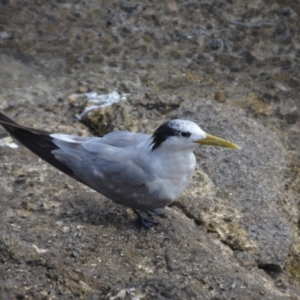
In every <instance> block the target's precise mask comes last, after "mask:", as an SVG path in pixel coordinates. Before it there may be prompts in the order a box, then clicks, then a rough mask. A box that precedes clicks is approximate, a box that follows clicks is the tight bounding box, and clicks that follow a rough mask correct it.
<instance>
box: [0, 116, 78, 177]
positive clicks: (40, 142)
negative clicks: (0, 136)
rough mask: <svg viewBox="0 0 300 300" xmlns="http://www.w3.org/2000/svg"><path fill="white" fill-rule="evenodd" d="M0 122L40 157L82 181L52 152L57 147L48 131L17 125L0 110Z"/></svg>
mask: <svg viewBox="0 0 300 300" xmlns="http://www.w3.org/2000/svg"><path fill="white" fill-rule="evenodd" d="M0 124H1V125H2V127H3V128H4V129H5V130H6V131H7V132H8V133H9V134H10V135H11V136H12V137H14V138H15V139H16V140H17V141H19V142H20V143H21V144H22V145H24V146H25V147H26V148H28V149H29V150H30V151H32V152H33V153H34V154H36V155H37V156H39V157H40V158H41V159H43V160H44V161H46V162H47V163H49V164H50V165H52V166H53V167H55V168H57V169H58V170H60V171H62V172H64V173H65V174H67V175H69V176H71V177H73V178H75V179H76V180H78V181H80V182H82V183H84V182H83V181H82V180H81V179H80V178H77V177H76V176H75V175H74V172H73V170H71V169H70V168H69V167H68V166H67V165H66V164H64V163H63V162H61V161H59V160H57V159H56V158H55V156H54V155H53V154H52V151H53V150H56V149H58V147H57V146H56V145H55V144H54V143H53V138H52V137H51V136H50V133H49V132H47V131H42V130H38V129H33V128H29V127H25V126H22V125H19V124H18V123H16V122H15V121H13V120H11V119H10V118H8V117H7V116H6V115H4V114H3V113H1V112H0Z"/></svg>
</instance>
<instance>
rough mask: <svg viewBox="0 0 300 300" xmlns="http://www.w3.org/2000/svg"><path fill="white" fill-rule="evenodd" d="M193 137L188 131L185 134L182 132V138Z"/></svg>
mask: <svg viewBox="0 0 300 300" xmlns="http://www.w3.org/2000/svg"><path fill="white" fill-rule="evenodd" d="M190 135H191V133H190V132H188V131H185V132H181V136H184V137H189V136H190Z"/></svg>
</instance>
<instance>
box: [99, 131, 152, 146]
mask: <svg viewBox="0 0 300 300" xmlns="http://www.w3.org/2000/svg"><path fill="white" fill-rule="evenodd" d="M149 139H150V135H148V134H144V133H134V132H129V131H113V132H110V133H108V134H106V135H105V136H103V138H102V142H103V143H106V144H108V145H112V146H115V147H121V148H124V147H128V146H135V145H138V144H141V143H146V142H147V141H148V140H149Z"/></svg>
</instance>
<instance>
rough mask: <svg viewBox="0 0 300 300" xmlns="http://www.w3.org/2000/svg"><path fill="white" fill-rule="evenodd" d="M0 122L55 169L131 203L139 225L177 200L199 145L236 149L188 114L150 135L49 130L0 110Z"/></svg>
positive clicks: (146, 224)
mask: <svg viewBox="0 0 300 300" xmlns="http://www.w3.org/2000/svg"><path fill="white" fill-rule="evenodd" d="M0 124H1V125H2V126H3V128H4V129H5V130H6V131H7V132H8V133H9V134H10V135H11V136H12V137H14V138H15V139H16V140H18V141H19V142H20V143H21V144H23V145H24V146H25V147H27V148H28V149H29V150H31V151H32V152H33V153H34V154H36V155H37V156H39V157H40V158H42V159H43V160H45V161H46V162H47V163H49V164H51V165H52V166H54V167H55V168H57V169H58V170H60V171H62V172H64V173H65V174H67V175H69V176H71V177H72V178H74V179H76V180H78V181H79V182H81V183H83V184H85V185H87V186H89V187H90V188H92V189H94V190H96V191H97V192H99V193H101V194H102V195H104V196H106V197H107V198H109V199H111V200H112V201H114V202H115V203H117V204H120V205H123V206H126V207H130V208H132V209H133V210H134V211H135V212H136V214H137V216H138V220H139V221H140V223H141V224H142V225H143V226H144V227H147V228H149V227H151V226H153V225H157V224H158V223H157V222H155V221H154V219H153V215H155V214H158V215H164V214H163V213H162V210H161V209H162V208H163V207H165V206H167V205H169V204H171V203H172V202H173V201H174V200H176V199H177V198H178V197H179V196H180V195H181V194H182V193H183V191H184V190H185V189H186V188H187V186H188V185H189V183H190V182H191V180H192V177H193V174H194V171H195V168H196V158H195V155H194V153H193V151H194V150H195V149H196V148H197V147H198V146H199V145H213V146H222V147H227V148H232V149H240V148H239V146H237V145H236V144H234V143H231V142H229V141H227V140H224V139H221V138H219V137H216V136H213V135H210V134H208V133H206V132H204V131H203V130H202V129H201V128H200V127H199V126H198V125H197V124H195V123H194V122H192V121H188V120H181V119H174V120H170V121H168V122H165V123H164V124H162V125H161V126H159V127H158V128H157V129H156V130H155V131H154V133H153V134H152V135H148V134H144V133H133V132H128V131H113V132H111V133H108V134H106V135H104V136H103V137H79V136H73V135H67V134H61V133H53V134H51V133H48V132H46V131H42V130H38V129H33V128H29V127H25V126H22V125H19V124H17V123H16V122H15V121H13V120H11V119H10V118H8V117H7V116H5V115H4V114H2V113H0Z"/></svg>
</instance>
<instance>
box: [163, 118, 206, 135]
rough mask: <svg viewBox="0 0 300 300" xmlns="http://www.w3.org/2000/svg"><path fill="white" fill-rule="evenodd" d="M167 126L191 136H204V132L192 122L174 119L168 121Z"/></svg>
mask: <svg viewBox="0 0 300 300" xmlns="http://www.w3.org/2000/svg"><path fill="white" fill-rule="evenodd" d="M169 124H170V126H171V127H172V128H174V129H176V130H179V131H188V132H190V133H191V134H200V135H202V134H204V131H203V130H202V129H201V128H200V127H199V126H198V125H197V124H196V123H194V122H192V121H188V120H181V119H175V120H171V121H169Z"/></svg>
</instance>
